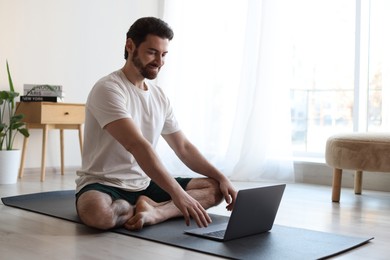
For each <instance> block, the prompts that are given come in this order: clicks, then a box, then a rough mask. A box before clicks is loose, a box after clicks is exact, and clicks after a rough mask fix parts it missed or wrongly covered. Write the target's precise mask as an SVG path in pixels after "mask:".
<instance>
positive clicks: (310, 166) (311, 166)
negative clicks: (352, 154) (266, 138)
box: [24, 161, 390, 192]
mask: <svg viewBox="0 0 390 260" xmlns="http://www.w3.org/2000/svg"><path fill="white" fill-rule="evenodd" d="M79 168H80V167H79V166H69V167H66V172H76V171H77V170H78V169H79ZM294 171H295V182H297V183H307V184H316V185H325V186H332V179H333V171H332V169H331V168H330V167H329V166H327V165H326V164H325V163H323V162H320V161H317V162H315V161H314V162H313V161H312V162H308V161H295V162H294ZM40 172H41V168H26V169H25V170H24V173H25V174H40ZM60 172H61V169H60V168H59V167H47V168H46V174H51V173H60ZM354 176H355V172H354V171H351V170H344V171H343V178H342V187H344V188H353V184H354ZM364 190H374V191H386V192H390V173H382V172H364V173H363V191H364Z"/></svg>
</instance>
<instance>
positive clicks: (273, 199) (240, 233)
mask: <svg viewBox="0 0 390 260" xmlns="http://www.w3.org/2000/svg"><path fill="white" fill-rule="evenodd" d="M285 187H286V184H279V185H272V186H265V187H259V188H253V189H246V190H240V191H238V195H237V200H236V203H235V205H234V209H233V211H232V213H231V215H230V218H229V221H228V222H227V223H223V224H216V225H213V224H211V225H209V226H208V227H206V228H195V229H190V230H185V231H184V232H185V233H186V234H189V235H195V236H199V237H203V238H208V239H213V240H217V241H228V240H232V239H237V238H241V237H245V236H251V235H255V234H260V233H263V232H267V231H269V230H271V229H272V226H273V224H274V220H275V217H276V213H277V212H278V209H279V204H280V201H281V200H282V196H283V192H284V189H285Z"/></svg>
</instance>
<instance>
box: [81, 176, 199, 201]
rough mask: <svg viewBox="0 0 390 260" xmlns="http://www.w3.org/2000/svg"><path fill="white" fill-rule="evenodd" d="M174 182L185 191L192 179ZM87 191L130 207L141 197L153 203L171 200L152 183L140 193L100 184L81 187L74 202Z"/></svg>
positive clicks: (179, 179) (181, 179)
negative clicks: (126, 203) (122, 202)
mask: <svg viewBox="0 0 390 260" xmlns="http://www.w3.org/2000/svg"><path fill="white" fill-rule="evenodd" d="M175 180H176V181H177V182H178V183H179V184H180V186H181V187H182V188H183V189H186V187H187V185H188V183H189V182H190V181H191V180H192V178H180V177H178V178H175ZM89 190H96V191H100V192H103V193H106V194H108V195H110V196H111V198H112V200H118V199H123V200H126V201H127V202H129V203H130V204H131V205H135V203H136V201H137V199H138V198H139V197H140V196H141V195H144V196H147V197H149V198H151V199H152V200H153V201H155V202H164V201H168V200H171V196H170V195H169V194H168V193H167V192H166V191H164V190H163V189H161V188H160V187H159V186H158V185H157V184H156V183H154V182H153V181H150V184H149V186H148V187H147V188H146V189H145V190H142V191H135V192H131V191H126V190H123V189H121V188H116V187H111V186H108V185H103V184H100V183H93V184H89V185H87V186H85V187H83V188H82V189H81V190H80V191H79V192H78V193H77V194H76V202H77V200H78V198H79V197H80V195H81V194H83V193H84V192H86V191H89Z"/></svg>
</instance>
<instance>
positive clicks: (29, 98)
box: [20, 96, 57, 102]
mask: <svg viewBox="0 0 390 260" xmlns="http://www.w3.org/2000/svg"><path fill="white" fill-rule="evenodd" d="M20 102H57V97H53V96H20Z"/></svg>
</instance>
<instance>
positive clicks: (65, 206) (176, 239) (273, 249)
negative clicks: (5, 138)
mask: <svg viewBox="0 0 390 260" xmlns="http://www.w3.org/2000/svg"><path fill="white" fill-rule="evenodd" d="M2 201H3V203H4V205H7V206H11V207H16V208H20V209H24V210H28V211H32V212H36V213H40V214H44V215H48V216H52V217H56V218H60V219H64V220H69V221H73V222H77V223H80V220H79V218H78V217H77V214H76V209H75V196H74V190H67V191H53V192H43V193H34V194H27V195H20V196H12V197H6V198H2ZM211 217H212V219H213V224H218V223H221V222H224V221H226V219H227V218H228V217H226V216H220V215H214V214H212V215H211ZM194 225H195V224H194V223H192V226H194ZM187 228H188V227H187V226H186V225H185V223H184V220H183V219H182V218H178V219H173V220H170V221H166V222H164V223H161V224H158V225H154V226H148V227H145V228H144V229H142V230H141V231H128V230H126V229H123V228H119V229H114V230H112V232H116V233H120V234H124V235H128V236H132V237H138V238H142V239H147V240H151V241H155V242H159V243H164V244H168V245H172V246H177V247H181V248H185V249H189V250H194V251H198V252H202V253H207V254H211V255H216V256H220V257H226V258H232V259H324V258H328V257H331V256H334V255H337V254H340V253H343V252H346V251H348V250H351V249H353V248H356V247H358V246H361V245H363V244H365V243H367V242H369V241H370V240H371V239H373V237H366V238H362V237H353V236H344V235H337V234H332V233H326V232H318V231H312V230H307V229H300V228H292V227H286V226H280V225H274V226H273V228H272V230H271V231H270V232H266V233H263V234H259V235H255V236H250V237H245V238H240V239H236V240H231V241H228V242H216V241H212V240H208V239H202V238H198V237H194V236H190V235H186V234H184V233H183V231H184V230H185V229H187Z"/></svg>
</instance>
